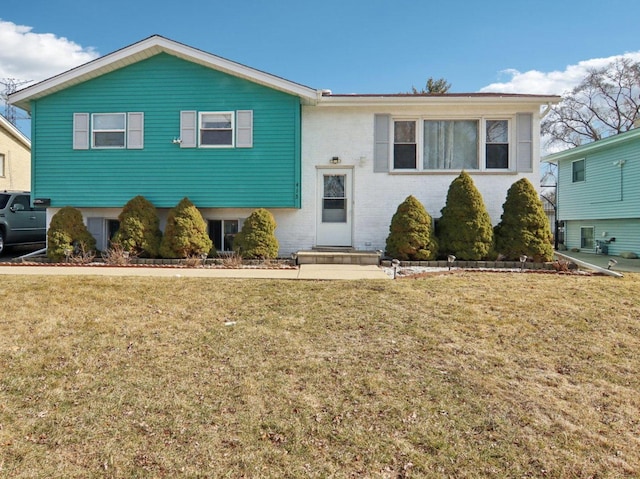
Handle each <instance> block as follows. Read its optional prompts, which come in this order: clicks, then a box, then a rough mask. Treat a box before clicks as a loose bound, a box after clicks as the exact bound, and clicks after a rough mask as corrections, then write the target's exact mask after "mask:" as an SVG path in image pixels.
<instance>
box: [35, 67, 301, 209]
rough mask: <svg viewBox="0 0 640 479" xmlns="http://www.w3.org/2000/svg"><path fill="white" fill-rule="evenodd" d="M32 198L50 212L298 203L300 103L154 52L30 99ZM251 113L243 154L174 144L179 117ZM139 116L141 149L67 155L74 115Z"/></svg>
mask: <svg viewBox="0 0 640 479" xmlns="http://www.w3.org/2000/svg"><path fill="white" fill-rule="evenodd" d="M35 106H36V107H37V109H36V108H34V111H37V115H35V116H34V120H33V123H34V125H33V128H34V138H36V139H37V141H36V142H35V143H34V156H35V158H36V162H37V169H36V170H35V171H36V175H35V178H34V187H33V188H34V193H35V195H36V196H38V197H46V198H51V205H52V206H53V207H60V206H65V205H73V206H76V207H119V206H122V205H124V204H125V203H126V202H127V201H128V200H129V199H131V198H132V197H134V196H136V195H144V196H145V197H146V198H147V199H149V200H150V201H152V202H153V203H154V204H155V205H156V206H157V207H173V206H175V205H176V204H177V203H178V202H179V201H180V200H181V199H182V198H183V197H185V196H187V197H189V198H190V199H191V201H193V202H194V204H196V205H197V206H198V207H201V208H205V207H212V208H220V207H248V208H255V207H270V208H278V207H295V208H299V207H300V198H299V188H300V100H299V98H298V97H295V96H292V95H288V94H285V93H282V92H278V91H275V90H272V89H270V88H267V87H264V86H261V85H257V84H254V83H252V82H249V81H246V80H242V79H239V78H236V77H233V76H230V75H227V74H224V73H221V72H218V71H215V70H211V69H208V68H205V67H202V66H200V65H197V64H193V63H189V62H186V61H183V60H180V59H177V58H175V57H172V56H170V55H167V54H160V55H157V56H155V57H152V58H150V59H148V60H144V61H141V62H139V63H136V64H134V65H131V66H128V67H126V68H123V69H121V70H116V71H114V72H111V73H109V74H107V75H104V76H102V77H98V78H95V79H93V80H90V81H88V82H85V83H83V84H80V85H76V86H74V87H71V88H69V89H67V90H64V91H61V92H58V93H56V94H53V95H50V96H48V97H45V98H42V99H40V100H38V101H37V104H36V105H35ZM185 110H195V111H234V112H235V111H238V110H251V111H253V147H252V148H180V146H179V145H177V144H173V143H172V139H174V138H178V137H180V112H181V111H185ZM77 112H91V113H98V112H142V113H144V132H143V134H144V148H143V149H140V150H133V149H119V150H97V149H92V150H73V149H72V146H73V114H74V113H77Z"/></svg>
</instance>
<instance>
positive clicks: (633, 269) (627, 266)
mask: <svg viewBox="0 0 640 479" xmlns="http://www.w3.org/2000/svg"><path fill="white" fill-rule="evenodd" d="M555 254H556V256H557V257H559V258H562V259H569V260H571V259H574V260H576V264H578V265H580V263H585V264H587V265H593V266H596V267H598V268H602V269H607V268H608V266H609V260H615V261H616V264H614V265H613V266H611V268H609V269H610V270H611V271H617V272H620V273H640V259H626V258H621V257H620V256H608V255H606V254H593V253H582V252H579V253H576V252H573V251H556V252H555Z"/></svg>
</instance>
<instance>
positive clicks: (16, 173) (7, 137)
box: [0, 115, 31, 191]
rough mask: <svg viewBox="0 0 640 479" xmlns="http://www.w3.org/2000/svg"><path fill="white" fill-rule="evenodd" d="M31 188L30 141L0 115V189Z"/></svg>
mask: <svg viewBox="0 0 640 479" xmlns="http://www.w3.org/2000/svg"><path fill="white" fill-rule="evenodd" d="M30 189H31V141H29V138H27V137H26V136H24V135H23V134H22V132H21V131H20V130H18V129H17V128H16V127H15V126H13V124H12V123H11V122H9V120H7V119H6V118H5V117H4V116H2V115H0V190H24V191H29V190H30Z"/></svg>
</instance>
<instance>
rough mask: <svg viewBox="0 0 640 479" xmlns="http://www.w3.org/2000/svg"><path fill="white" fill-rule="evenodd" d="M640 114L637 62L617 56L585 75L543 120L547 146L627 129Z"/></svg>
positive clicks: (574, 143)
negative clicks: (617, 57)
mask: <svg viewBox="0 0 640 479" xmlns="http://www.w3.org/2000/svg"><path fill="white" fill-rule="evenodd" d="M639 117H640V63H638V62H633V61H631V60H630V59H628V58H620V59H617V60H615V61H613V62H611V63H610V64H609V65H607V66H606V67H604V68H597V69H591V70H589V73H588V75H587V76H586V78H584V80H582V82H580V84H579V85H578V86H576V87H575V88H574V89H573V90H572V91H571V92H570V93H569V94H568V95H566V96H565V97H564V98H563V100H562V101H561V102H560V103H559V104H558V105H556V106H554V107H553V108H552V110H551V111H550V113H549V114H548V115H547V116H546V117H545V118H544V120H543V121H542V134H543V135H544V136H546V137H547V138H548V144H549V145H560V146H565V147H575V146H579V145H581V144H584V143H589V142H591V141H597V140H600V139H602V138H606V137H607V136H611V135H615V134H618V133H622V132H625V131H628V130H630V129H631V128H633V126H634V122H635V121H636V120H637V119H638V118H639Z"/></svg>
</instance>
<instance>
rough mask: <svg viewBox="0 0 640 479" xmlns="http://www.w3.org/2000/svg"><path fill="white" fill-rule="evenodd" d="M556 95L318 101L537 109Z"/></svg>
mask: <svg viewBox="0 0 640 479" xmlns="http://www.w3.org/2000/svg"><path fill="white" fill-rule="evenodd" d="M559 101H560V97H558V96H533V95H522V96H517V95H514V96H509V95H505V96H498V95H491V96H483V95H480V94H479V95H468V96H465V95H447V94H445V95H434V96H412V95H407V96H394V95H379V96H377V95H353V96H351V95H344V96H341V95H337V96H322V97H321V98H320V100H319V101H318V105H317V106H320V107H332V106H335V107H343V106H360V107H364V106H374V107H375V106H390V107H396V106H430V105H469V104H473V105H483V104H484V105H496V104H502V105H504V104H518V105H527V106H528V107H529V108H530V109H533V110H537V109H539V108H540V106H541V105H546V104H549V103H558V102H559Z"/></svg>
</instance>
